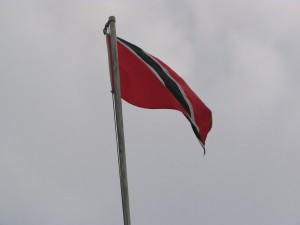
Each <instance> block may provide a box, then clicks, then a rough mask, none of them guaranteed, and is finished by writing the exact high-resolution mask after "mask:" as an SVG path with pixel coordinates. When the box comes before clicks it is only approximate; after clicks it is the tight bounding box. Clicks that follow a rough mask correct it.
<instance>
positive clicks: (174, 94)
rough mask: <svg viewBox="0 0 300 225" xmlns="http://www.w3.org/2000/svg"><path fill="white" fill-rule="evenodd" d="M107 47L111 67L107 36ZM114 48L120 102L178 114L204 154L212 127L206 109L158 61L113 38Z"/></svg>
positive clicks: (189, 89)
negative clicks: (117, 61) (114, 41)
mask: <svg viewBox="0 0 300 225" xmlns="http://www.w3.org/2000/svg"><path fill="white" fill-rule="evenodd" d="M107 44H108V53H109V61H110V66H111V65H112V64H111V62H112V60H111V59H112V58H111V42H110V35H109V34H107ZM117 48H118V58H119V70H120V85H121V97H122V99H124V100H125V101H127V102H128V103H130V104H133V105H135V106H139V107H142V108H148V109H175V110H178V111H180V112H182V113H183V115H184V116H185V117H186V118H187V119H188V120H189V122H190V123H191V126H192V128H193V131H194V133H195V135H196V137H197V138H198V140H199V142H200V144H201V145H202V147H203V149H204V153H205V139H206V136H207V134H208V132H209V131H210V129H211V127H212V113H211V111H210V109H209V108H208V107H207V106H206V105H205V104H204V103H203V102H202V101H201V100H200V98H199V97H198V96H197V95H196V94H195V93H194V92H193V91H192V89H191V88H190V87H189V86H188V85H187V84H186V82H185V81H184V80H183V79H182V78H181V77H180V76H179V75H178V74H177V73H175V72H174V71H173V70H172V69H171V68H170V67H168V66H167V65H166V64H165V63H163V62H162V61H161V60H159V59H158V58H156V57H154V56H152V55H150V54H148V53H147V52H145V51H143V50H142V49H141V48H139V47H137V46H135V45H133V44H131V43H129V42H127V41H125V40H123V39H121V38H117ZM110 71H112V70H110ZM111 77H112V79H113V76H111ZM112 83H113V82H112Z"/></svg>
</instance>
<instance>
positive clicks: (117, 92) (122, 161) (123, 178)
mask: <svg viewBox="0 0 300 225" xmlns="http://www.w3.org/2000/svg"><path fill="white" fill-rule="evenodd" d="M115 23H116V19H115V17H114V16H110V17H109V28H110V37H111V48H112V51H111V53H112V66H113V76H114V79H113V80H114V90H113V91H114V100H115V111H116V123H117V124H116V126H117V136H118V151H119V152H118V155H119V173H120V185H121V194H122V205H123V217H124V225H131V222H130V210H129V194H128V182H127V169H126V155H125V140H124V130H123V115H122V101H121V89H120V75H119V61H118V48H117V37H116V25H115Z"/></svg>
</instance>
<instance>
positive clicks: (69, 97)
mask: <svg viewBox="0 0 300 225" xmlns="http://www.w3.org/2000/svg"><path fill="white" fill-rule="evenodd" d="M299 12H300V1H297V0H246V1H241V0H240V1H237V0H236V1H234V0H227V1H221V0H220V1H217V0H199V1H196V0H195V1H180V0H169V1H167V0H165V1H158V0H154V1H146V0H145V1H112V0H110V1H104V0H103V1H101V0H98V1H96V0H95V1H94V0H93V1H92V0H90V1H83V0H75V1H68V0H61V1H56V0H54V1H53V0H51V1H50V0H49V1H47V0H44V1H32V0H29V1H26V2H25V1H16V0H10V1H9V0H0V28H1V29H0V30H1V33H0V224H1V225H83V224H86V225H98V224H101V225H115V224H122V223H123V220H122V207H121V196H120V184H119V175H118V161H117V151H116V144H115V133H114V122H113V109H112V101H111V93H110V81H109V74H108V73H109V72H108V62H107V61H108V60H107V49H106V42H105V36H104V35H103V34H102V29H103V26H104V24H105V23H106V21H107V19H108V17H109V16H110V15H114V16H116V19H117V24H116V26H117V35H118V36H120V37H122V38H124V39H125V40H127V41H129V42H132V43H134V44H136V45H138V46H140V47H142V48H143V49H144V50H146V51H147V52H149V53H151V54H152V55H155V56H156V57H158V58H160V59H161V60H163V61H164V62H165V63H167V64H168V65H169V66H170V67H171V68H173V69H174V70H175V71H176V72H177V73H178V74H180V75H181V76H182V77H183V78H184V79H185V80H186V82H187V83H188V84H189V85H190V86H191V88H192V89H193V90H194V91H195V92H196V93H197V94H198V95H199V97H200V98H201V99H202V100H203V101H204V102H205V103H206V104H207V105H208V106H209V107H210V109H211V110H212V112H213V128H212V130H211V132H210V133H209V134H208V138H207V140H206V149H207V154H206V156H205V157H203V151H202V149H201V146H200V144H199V143H198V141H197V139H196V138H195V135H194V133H193V131H192V129H191V127H190V124H189V123H188V121H187V120H186V119H185V118H184V116H183V115H182V114H181V113H179V112H176V111H173V110H146V109H141V108H137V107H134V106H132V105H129V104H127V103H126V102H123V113H124V126H125V137H126V154H127V167H128V182H129V195H130V207H131V218H132V225H135V224H143V225H154V224H157V225H162V224H172V225H182V224H185V225H195V224H200V225H201V224H203V225H220V224H222V225H238V224H242V225H269V224H270V225H271V224H272V225H282V224H284V225H300V163H299V159H300V142H299V128H300V119H299V115H300V105H299V99H300V91H299V90H300V78H299V73H300V63H299V52H300V26H299V21H300V13H299Z"/></svg>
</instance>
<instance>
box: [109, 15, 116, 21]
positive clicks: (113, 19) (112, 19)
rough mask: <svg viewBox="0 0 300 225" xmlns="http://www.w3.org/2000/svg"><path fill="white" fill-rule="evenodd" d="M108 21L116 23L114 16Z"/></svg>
mask: <svg viewBox="0 0 300 225" xmlns="http://www.w3.org/2000/svg"><path fill="white" fill-rule="evenodd" d="M108 20H109V21H114V22H116V18H115V17H114V16H110V17H109V19H108Z"/></svg>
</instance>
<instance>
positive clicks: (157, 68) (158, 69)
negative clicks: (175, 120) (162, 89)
mask: <svg viewBox="0 0 300 225" xmlns="http://www.w3.org/2000/svg"><path fill="white" fill-rule="evenodd" d="M118 40H120V41H121V42H122V43H123V44H125V45H126V46H127V47H128V48H130V49H131V50H132V51H134V52H135V53H136V54H137V55H138V56H139V57H140V58H141V59H142V60H143V61H144V62H145V63H147V64H148V65H149V66H150V67H151V68H153V69H154V71H155V72H156V73H157V74H158V75H159V77H160V78H161V79H162V81H163V82H164V83H165V85H166V87H167V88H168V90H169V91H170V92H171V93H172V94H173V95H174V97H175V98H176V99H177V100H178V101H179V103H180V104H181V105H182V107H183V108H184V109H185V110H186V112H187V113H188V114H189V115H190V116H191V110H190V108H189V106H188V104H187V102H186V100H185V99H184V97H183V96H182V93H181V91H180V90H179V88H178V85H177V84H176V83H175V82H174V81H173V80H172V79H171V78H170V77H169V76H168V75H167V74H166V73H165V71H164V70H163V69H162V68H161V66H160V65H159V64H158V63H157V62H155V61H154V60H153V59H152V58H151V57H150V56H149V55H148V54H146V53H145V52H144V51H143V50H142V49H141V48H139V47H137V46H135V45H134V44H131V43H129V42H128V41H125V40H123V39H121V38H118Z"/></svg>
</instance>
